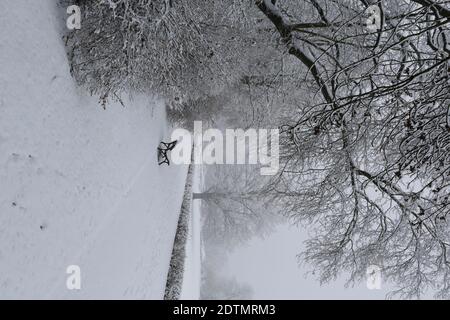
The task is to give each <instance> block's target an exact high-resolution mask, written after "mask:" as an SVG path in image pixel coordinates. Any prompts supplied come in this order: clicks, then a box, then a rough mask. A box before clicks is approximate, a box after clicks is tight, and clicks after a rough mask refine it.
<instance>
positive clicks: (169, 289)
mask: <svg viewBox="0 0 450 320" xmlns="http://www.w3.org/2000/svg"><path fill="white" fill-rule="evenodd" d="M192 180H193V165H192V164H191V165H190V166H189V171H188V174H187V178H186V187H185V190H184V197H183V203H182V204H181V211H180V217H179V219H178V227H177V233H176V235H175V240H174V244H173V250H172V258H171V260H170V268H169V272H168V275H167V283H166V291H165V294H164V299H165V300H178V299H179V298H180V294H181V289H182V285H183V276H184V264H185V259H186V241H187V239H188V235H189V221H190V215H191V207H192V206H191V204H192Z"/></svg>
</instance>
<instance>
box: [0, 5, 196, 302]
mask: <svg viewBox="0 0 450 320" xmlns="http://www.w3.org/2000/svg"><path fill="white" fill-rule="evenodd" d="M56 3H57V1H55V0H39V1H36V0H9V1H7V0H2V1H0V298H2V299H4V298H64V299H72V298H87V299H89V298H105V299H109V298H125V299H127V298H130V299H135V298H136V299H141V298H153V299H160V298H162V297H163V295H164V285H165V282H166V275H167V271H168V266H169V261H170V254H171V251H172V245H173V239H174V235H175V231H176V227H177V220H178V214H179V210H180V206H181V201H182V195H183V190H184V182H185V177H186V171H187V166H170V167H159V166H158V165H157V161H156V152H155V151H156V147H157V144H158V143H159V141H160V140H162V139H164V138H167V137H168V136H169V132H168V128H167V125H166V121H165V111H164V107H163V103H162V102H161V101H158V100H156V99H153V98H149V97H144V96H137V97H134V99H133V100H130V99H125V105H126V108H123V107H122V106H121V105H120V104H111V105H109V106H108V107H107V109H106V110H103V109H102V108H101V107H100V106H99V105H98V103H97V99H96V98H95V97H90V96H88V95H87V94H86V93H84V92H83V91H82V90H81V89H79V88H77V87H76V85H75V84H74V82H73V80H72V78H71V76H70V74H69V67H68V63H67V58H66V54H65V49H64V45H63V41H62V40H61V36H62V32H63V27H64V23H65V21H64V16H62V15H61V10H58V9H57V7H56ZM62 12H64V11H62ZM195 241H197V240H195ZM69 265H78V266H80V268H81V290H73V291H70V290H68V289H67V288H66V279H67V277H68V276H69V275H68V274H66V268H67V266H69Z"/></svg>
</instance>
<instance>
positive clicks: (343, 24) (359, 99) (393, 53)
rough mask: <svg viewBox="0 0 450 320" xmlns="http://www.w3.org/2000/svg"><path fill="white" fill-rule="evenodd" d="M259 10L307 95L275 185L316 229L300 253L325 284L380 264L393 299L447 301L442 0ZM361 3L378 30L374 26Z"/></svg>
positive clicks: (448, 144)
mask: <svg viewBox="0 0 450 320" xmlns="http://www.w3.org/2000/svg"><path fill="white" fill-rule="evenodd" d="M255 4H256V5H257V7H258V8H259V9H260V11H261V12H262V13H263V14H264V16H265V17H266V18H267V19H268V20H269V21H270V22H271V23H272V24H273V27H274V29H275V30H276V32H277V33H278V36H279V38H280V41H281V42H282V43H283V44H284V47H285V52H286V54H288V55H290V56H292V57H294V58H295V59H296V60H297V61H298V64H299V65H300V66H301V67H302V68H303V74H306V76H305V84H304V86H306V87H308V88H309V89H310V90H311V91H312V92H313V93H314V95H313V97H312V98H311V97H310V98H307V99H305V101H304V103H303V104H301V105H300V106H299V110H300V111H299V116H298V118H297V119H295V120H294V121H290V122H288V123H286V124H285V125H284V126H283V134H284V140H283V141H284V159H283V160H284V166H283V172H282V173H281V174H280V175H279V176H278V177H277V179H276V181H275V183H276V184H275V186H274V187H273V190H274V191H277V192H279V195H280V198H282V199H283V202H284V213H285V214H286V215H287V216H289V217H291V218H294V219H295V220H297V221H309V222H314V226H315V228H316V231H317V235H316V236H315V237H314V238H312V239H310V240H309V241H308V242H307V250H306V252H305V253H304V254H303V255H301V258H302V259H304V260H305V261H306V262H310V263H312V264H313V265H315V266H316V267H317V269H318V270H319V271H320V279H321V281H329V280H330V279H333V278H335V277H336V276H337V275H338V274H339V272H341V271H343V270H346V271H349V272H350V273H351V278H350V281H352V280H360V279H362V278H363V277H364V276H365V270H366V268H367V266H368V265H370V264H378V265H379V266H380V267H382V270H383V274H384V276H385V277H386V278H388V279H389V280H392V281H394V282H395V283H397V284H398V285H399V290H398V291H396V292H394V294H399V295H400V296H403V297H407V298H411V297H418V296H420V295H421V294H422V293H423V292H424V291H425V290H426V289H428V288H433V289H435V290H436V292H437V296H439V297H448V296H449V293H450V291H449V286H450V278H449V276H450V272H449V271H450V261H449V258H448V254H449V251H448V250H449V245H450V243H449V241H450V239H449V221H448V220H450V217H449V216H448V215H449V201H448V196H449V193H450V192H449V191H450V179H449V177H450V117H449V116H450V109H449V102H450V82H449V70H450V68H449V60H450V46H449V43H448V37H449V36H450V35H449V18H450V16H449V9H448V6H449V3H448V1H407V0H404V1H396V2H390V1H353V2H350V1H335V0H332V1H319V0H305V1H276V0H256V1H255ZM369 4H372V5H375V6H376V7H377V8H378V9H379V10H378V11H379V12H380V20H381V21H382V23H383V24H382V25H381V26H380V27H379V28H378V29H377V30H374V31H371V30H370V29H368V28H367V25H366V20H367V15H366V8H367V7H368V6H369Z"/></svg>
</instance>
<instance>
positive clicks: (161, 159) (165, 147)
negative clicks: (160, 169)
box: [158, 140, 177, 165]
mask: <svg viewBox="0 0 450 320" xmlns="http://www.w3.org/2000/svg"><path fill="white" fill-rule="evenodd" d="M176 144H177V140H175V141H172V142H169V143H165V142H162V141H161V142H160V143H159V146H158V165H162V164H163V163H166V164H167V165H170V161H169V158H168V157H167V152H168V151H172V150H173V148H175V145H176Z"/></svg>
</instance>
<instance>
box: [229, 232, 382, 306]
mask: <svg viewBox="0 0 450 320" xmlns="http://www.w3.org/2000/svg"><path fill="white" fill-rule="evenodd" d="M304 239H305V230H304V229H301V227H294V226H288V225H282V226H279V227H278V228H277V229H276V230H275V232H273V233H272V234H271V235H269V236H268V237H266V238H265V239H261V238H254V239H252V240H251V241H250V242H249V243H247V244H245V245H242V246H240V247H238V248H237V249H235V251H234V252H233V253H231V255H230V256H229V259H228V262H227V265H226V267H225V272H226V273H227V275H229V276H233V277H235V278H236V279H237V280H238V281H239V282H245V283H248V284H249V285H250V286H252V287H253V290H254V295H253V298H254V299H384V298H385V295H386V293H388V292H389V291H390V289H389V286H388V285H387V284H386V283H382V285H381V290H369V289H368V288H367V286H366V283H362V284H360V285H359V286H355V287H350V288H345V286H344V284H345V280H344V279H340V280H337V281H334V282H331V283H330V284H326V285H323V286H320V284H319V282H318V281H317V280H316V279H315V278H314V276H311V275H310V276H308V277H306V278H305V273H306V271H308V269H300V268H299V267H298V265H297V260H296V255H297V254H298V253H299V252H300V251H301V250H302V246H303V244H302V242H303V240H304Z"/></svg>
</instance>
